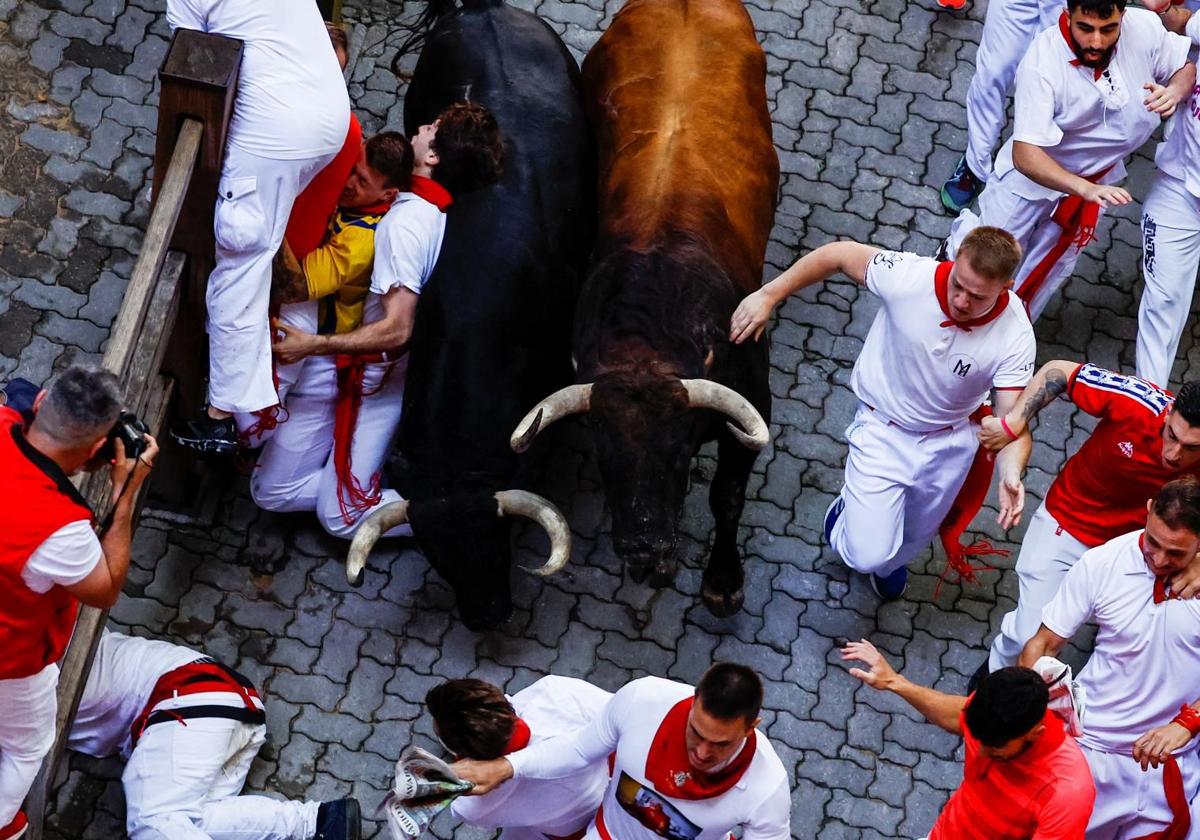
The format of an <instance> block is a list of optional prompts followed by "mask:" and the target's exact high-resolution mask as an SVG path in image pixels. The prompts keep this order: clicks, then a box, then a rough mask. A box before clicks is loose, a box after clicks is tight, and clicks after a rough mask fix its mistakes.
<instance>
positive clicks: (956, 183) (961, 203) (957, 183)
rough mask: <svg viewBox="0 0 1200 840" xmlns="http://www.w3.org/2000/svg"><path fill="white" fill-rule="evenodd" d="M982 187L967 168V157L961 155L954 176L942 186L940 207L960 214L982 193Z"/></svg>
mask: <svg viewBox="0 0 1200 840" xmlns="http://www.w3.org/2000/svg"><path fill="white" fill-rule="evenodd" d="M983 186H984V182H983V181H981V180H979V178H978V177H977V176H976V175H975V173H974V172H972V171H971V167H969V166H967V156H966V155H963V156H962V157H961V158H959V160H958V168H956V169H955V170H954V174H953V175H951V176H950V177H949V178H948V179H947V180H946V183H944V184H942V206H943V207H945V208H946V209H947V210H949V211H950V212H951V213H961V212H962V211H963V210H965V209H966V208H967V206H968V205H969V204H970V203H971V202H972V201H974V200H975V199H976V198H977V197H978V196H979V194H980V193H981V192H983Z"/></svg>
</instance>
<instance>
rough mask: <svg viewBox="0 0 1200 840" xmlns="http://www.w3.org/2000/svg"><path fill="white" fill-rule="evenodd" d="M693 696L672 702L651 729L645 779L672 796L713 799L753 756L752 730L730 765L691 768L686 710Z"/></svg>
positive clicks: (729, 786)
mask: <svg viewBox="0 0 1200 840" xmlns="http://www.w3.org/2000/svg"><path fill="white" fill-rule="evenodd" d="M694 700H695V697H685V698H684V699H683V700H680V701H679V702H678V703H676V704H675V705H674V706H672V707H671V711H669V712H667V716H666V717H664V718H663V720H662V723H660V724H659V725H658V731H657V732H655V733H654V741H653V742H652V743H651V744H650V753H649V755H647V756H646V779H647V780H648V781H649V782H650V784H651V785H653V786H654V789H655V790H657V791H658V792H659V793H661V794H664V795H665V796H670V797H673V798H675V799H712V798H713V797H714V796H720V795H721V794H723V793H725V792H726V791H728V790H729V789H730V788H731V787H733V786H734V785H735V784H737V782H738V780H739V779H741V778H742V775H743V774H745V772H746V768H747V767H749V766H750V762H751V761H752V760H753V759H754V748H755V742H756V738H755V732H754V730H751V731H750V735H749V737H747V738H746V743H745V744H743V745H742V749H741V752H739V753H738V754H737V756H736V757H735V758H734V759H733V761H731V762H730V763H729V766H728V767H726V768H725V769H723V770H720V771H718V772H716V773H701V772H700V771H698V770H693V769H692V765H691V762H689V761H688V754H687V725H688V722H687V721H688V714H689V713H690V712H691V711H692V703H693V701H694Z"/></svg>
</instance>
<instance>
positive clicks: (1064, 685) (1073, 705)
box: [1033, 656, 1087, 738]
mask: <svg viewBox="0 0 1200 840" xmlns="http://www.w3.org/2000/svg"><path fill="white" fill-rule="evenodd" d="M1033 670H1035V671H1037V672H1038V675H1039V676H1041V678H1042V679H1043V680H1044V681H1045V682H1046V687H1047V688H1049V689H1050V703H1049V709H1050V711H1052V712H1054V713H1055V714H1056V715H1058V716H1059V717H1060V718H1062V722H1063V723H1064V724H1065V725H1066V728H1067V732H1068V733H1070V734H1071V735H1073V736H1075V737H1076V738H1078V737H1079V736H1080V735H1082V734H1083V716H1084V714H1085V713H1086V711H1087V692H1086V691H1085V690H1084V688H1083V687H1082V686H1081V685H1079V683H1077V682H1075V679H1074V676H1075V675H1074V674H1073V673H1071V666H1070V665H1068V664H1066V663H1065V662H1062V661H1060V660H1058V659H1055V658H1054V657H1052V656H1043V657H1041V658H1040V659H1038V661H1037V662H1035V663H1033Z"/></svg>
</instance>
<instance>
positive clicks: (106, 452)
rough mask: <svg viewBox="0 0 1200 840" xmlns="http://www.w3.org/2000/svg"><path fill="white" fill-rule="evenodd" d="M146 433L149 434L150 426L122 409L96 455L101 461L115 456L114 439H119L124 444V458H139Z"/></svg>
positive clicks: (144, 444)
mask: <svg viewBox="0 0 1200 840" xmlns="http://www.w3.org/2000/svg"><path fill="white" fill-rule="evenodd" d="M148 434H150V427H149V426H147V425H146V424H145V423H143V422H142V421H141V420H139V419H138V416H137V415H136V414H133V413H132V412H129V411H122V412H121V416H120V417H118V418H117V422H116V423H115V424H114V425H113V427H112V431H111V432H109V433H108V440H106V441H105V442H104V446H102V447H101V448H100V452H99V453H98V457H99V458H100V459H102V463H106V462H108V461H111V460H112V459H113V458H116V457H117V445H116V443H115V441H118V440H119V441H121V442H122V443H123V444H125V457H126V458H129V459H131V460H132V459H136V458H139V457H141V454H142V453H143V452H145V451H146V435H148Z"/></svg>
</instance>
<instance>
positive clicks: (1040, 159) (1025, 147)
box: [1013, 140, 1091, 196]
mask: <svg viewBox="0 0 1200 840" xmlns="http://www.w3.org/2000/svg"><path fill="white" fill-rule="evenodd" d="M1013 166H1015V167H1016V168H1017V170H1018V171H1020V173H1021V174H1022V175H1024V176H1025V177H1026V178H1028V179H1029V180H1031V181H1033V182H1035V183H1037V184H1041V185H1042V186H1043V187H1046V188H1048V189H1052V190H1055V191H1057V192H1061V193H1067V194H1068V195H1078V196H1083V195H1084V194H1085V191H1086V190H1087V189H1088V188H1089V187H1090V186H1091V181H1089V180H1088V179H1087V178H1081V177H1080V176H1078V175H1074V174H1072V173H1070V172H1068V171H1067V170H1065V169H1063V168H1062V166H1061V165H1059V163H1058V161H1056V160H1055V159H1054V158H1052V157H1050V155H1049V154H1048V153H1047V152H1046V150H1045V149H1043V148H1042V147H1041V146H1035V145H1034V144H1033V143H1025V142H1022V141H1020V140H1016V141H1014V142H1013Z"/></svg>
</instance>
